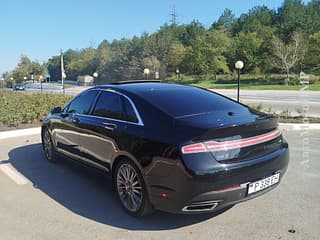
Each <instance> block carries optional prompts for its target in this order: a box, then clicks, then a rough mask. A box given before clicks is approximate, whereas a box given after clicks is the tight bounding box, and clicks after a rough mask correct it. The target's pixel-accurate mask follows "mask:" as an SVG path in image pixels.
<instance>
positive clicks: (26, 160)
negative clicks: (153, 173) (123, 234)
mask: <svg viewBox="0 0 320 240" xmlns="http://www.w3.org/2000/svg"><path fill="white" fill-rule="evenodd" d="M9 161H10V163H11V164H12V165H13V166H14V167H15V168H16V169H17V170H18V171H19V172H20V173H21V174H23V175H24V176H25V177H26V178H28V179H29V181H31V182H32V183H33V186H34V187H35V188H38V189H40V190H41V191H42V192H44V193H46V194H47V195H48V196H50V197H51V198H52V199H54V200H55V201H57V202H58V203H59V204H61V205H62V206H64V207H66V208H68V209H69V210H71V211H72V212H74V213H76V214H79V215H81V216H83V217H86V218H89V219H92V220H94V221H97V222H100V223H103V224H107V225H110V226H114V227H118V228H123V229H128V230H167V229H175V228H180V227H183V226H186V225H191V224H195V223H198V222H202V221H205V220H207V219H210V218H212V217H215V216H217V215H219V214H221V213H222V212H223V211H221V212H218V213H210V214H201V215H179V214H169V213H164V212H155V213H154V214H153V215H150V216H147V217H143V218H134V217H132V216H129V215H128V214H127V213H126V212H125V211H124V210H123V209H122V207H121V205H120V203H119V201H118V199H117V197H116V194H115V193H114V191H113V190H112V185H111V181H110V178H109V177H107V176H106V174H103V173H102V172H99V171H96V170H93V169H89V168H87V167H83V166H82V165H78V164H75V163H73V162H71V161H65V160H63V161H60V162H59V163H56V164H53V163H49V162H48V161H47V160H46V159H45V157H44V154H43V151H42V146H41V144H33V145H28V146H23V147H19V148H16V149H14V150H12V151H10V152H9Z"/></svg>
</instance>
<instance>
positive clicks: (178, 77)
mask: <svg viewBox="0 0 320 240" xmlns="http://www.w3.org/2000/svg"><path fill="white" fill-rule="evenodd" d="M176 75H177V80H180V70H179V68H177V69H176Z"/></svg>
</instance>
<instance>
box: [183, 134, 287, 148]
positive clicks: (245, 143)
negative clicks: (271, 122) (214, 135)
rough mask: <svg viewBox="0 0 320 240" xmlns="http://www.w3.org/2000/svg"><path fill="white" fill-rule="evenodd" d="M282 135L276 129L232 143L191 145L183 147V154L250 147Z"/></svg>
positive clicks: (213, 142) (212, 142) (211, 142)
mask: <svg viewBox="0 0 320 240" xmlns="http://www.w3.org/2000/svg"><path fill="white" fill-rule="evenodd" d="M280 134H281V132H280V130H278V129H276V130H274V131H271V132H268V133H265V134H262V135H258V136H254V137H249V138H243V139H239V140H232V141H225V142H216V141H208V142H204V143H196V144H191V145H187V146H184V147H182V149H181V150H182V153H183V154H190V153H201V152H216V151H227V150H231V149H236V148H242V147H249V146H252V145H256V144H260V143H264V142H267V141H270V140H273V139H275V138H277V137H279V136H280Z"/></svg>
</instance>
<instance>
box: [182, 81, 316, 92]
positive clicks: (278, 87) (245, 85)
mask: <svg viewBox="0 0 320 240" xmlns="http://www.w3.org/2000/svg"><path fill="white" fill-rule="evenodd" d="M187 84H188V83H187ZM191 85H193V86H197V87H203V88H209V89H237V87H238V85H237V84H234V83H232V84H217V83H213V82H210V81H203V82H198V83H191ZM302 87H303V86H302V85H288V86H285V85H273V84H272V85H258V84H248V83H243V84H241V83H240V88H241V89H249V90H300V89H301V88H302ZM308 89H309V90H311V91H320V83H316V84H311V85H309V88H308Z"/></svg>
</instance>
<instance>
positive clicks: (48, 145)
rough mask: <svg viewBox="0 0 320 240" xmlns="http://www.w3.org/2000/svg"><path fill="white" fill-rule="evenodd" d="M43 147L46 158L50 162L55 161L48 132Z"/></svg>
mask: <svg viewBox="0 0 320 240" xmlns="http://www.w3.org/2000/svg"><path fill="white" fill-rule="evenodd" d="M43 147H44V152H45V154H46V157H47V159H48V160H49V161H51V160H52V159H53V148H52V140H51V135H50V133H49V131H48V130H46V131H45V133H44V136H43Z"/></svg>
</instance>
